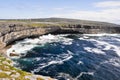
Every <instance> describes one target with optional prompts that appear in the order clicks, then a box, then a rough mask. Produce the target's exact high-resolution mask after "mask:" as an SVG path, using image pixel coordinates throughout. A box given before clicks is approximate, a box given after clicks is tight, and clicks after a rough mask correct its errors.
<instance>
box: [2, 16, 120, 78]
mask: <svg viewBox="0 0 120 80" xmlns="http://www.w3.org/2000/svg"><path fill="white" fill-rule="evenodd" d="M119 33H120V25H117V24H112V23H107V22H97V21H87V20H74V19H64V18H46V19H40V20H37V19H31V20H30V21H29V20H27V19H26V20H16V21H14V20H5V21H3V22H2V21H1V22H0V52H1V53H0V54H1V55H3V56H4V57H6V58H10V59H11V60H12V61H13V62H15V64H14V67H16V68H19V69H21V70H23V71H26V72H29V73H32V74H36V75H43V76H50V77H52V78H55V79H58V80H88V79H89V80H93V79H95V80H101V79H102V78H103V77H104V79H106V78H105V76H104V73H106V74H107V73H108V72H109V74H108V75H107V78H108V80H113V79H119V78H120V77H119V76H120V74H119V72H120V71H119V70H120V67H119V65H120V62H119V58H120V54H119V50H120V44H119V41H120V40H119V39H120V35H119ZM116 42H117V43H116ZM31 65H32V66H31ZM112 67H114V69H115V70H116V72H114V69H112ZM108 69H110V70H112V71H113V72H111V71H109V70H108ZM102 72H103V73H102ZM115 74H116V75H115ZM109 76H112V77H109ZM46 78H48V80H52V79H51V78H49V77H46ZM104 79H102V80H104ZM43 80H44V79H43Z"/></svg>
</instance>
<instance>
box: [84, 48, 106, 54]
mask: <svg viewBox="0 0 120 80" xmlns="http://www.w3.org/2000/svg"><path fill="white" fill-rule="evenodd" d="M84 50H86V51H88V52H91V53H96V54H104V55H105V52H103V51H102V50H100V49H98V48H91V47H84Z"/></svg>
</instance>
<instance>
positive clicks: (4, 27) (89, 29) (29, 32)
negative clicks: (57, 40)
mask: <svg viewBox="0 0 120 80" xmlns="http://www.w3.org/2000/svg"><path fill="white" fill-rule="evenodd" d="M49 33H54V34H61V33H64V34H66V33H82V34H84V33H85V34H97V33H120V27H119V26H118V25H117V26H110V25H96V24H95V25H89V24H67V25H61V26H60V25H59V26H55V25H54V26H44V27H40V26H37V27H35V26H29V25H24V24H21V23H19V24H18V23H17V24H15V23H9V24H7V23H4V24H0V49H2V48H4V47H5V46H7V45H9V44H11V43H12V42H14V41H16V40H20V39H24V38H28V37H37V36H40V35H43V34H49Z"/></svg>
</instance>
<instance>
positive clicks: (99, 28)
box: [0, 22, 120, 80]
mask: <svg viewBox="0 0 120 80" xmlns="http://www.w3.org/2000/svg"><path fill="white" fill-rule="evenodd" d="M67 33H72V34H73V33H79V34H98V33H110V34H114V33H120V26H119V25H114V26H113V25H111V26H110V25H102V24H91V25H90V24H70V23H69V24H65V25H44V26H42V27H41V26H40V25H38V26H37V27H36V25H26V23H25V24H24V23H11V22H9V23H6V22H5V23H0V54H1V55H3V56H5V57H7V56H6V50H7V49H8V48H10V47H11V45H12V44H13V43H14V42H15V41H17V40H21V39H25V38H29V37H38V36H40V35H44V34H67ZM12 55H14V54H12ZM1 64H2V63H0V65H1ZM11 66H13V65H11ZM0 71H1V69H0ZM27 74H30V73H27ZM36 76H37V77H39V76H38V75H32V76H31V77H32V78H33V77H34V78H36V79H35V80H53V79H51V78H48V77H43V78H41V79H37V77H36ZM40 77H41V76H40ZM44 78H46V79H44ZM29 80H33V79H29Z"/></svg>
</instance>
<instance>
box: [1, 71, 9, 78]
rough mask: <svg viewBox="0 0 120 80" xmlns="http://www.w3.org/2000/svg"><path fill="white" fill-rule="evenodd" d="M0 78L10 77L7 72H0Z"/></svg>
mask: <svg viewBox="0 0 120 80" xmlns="http://www.w3.org/2000/svg"><path fill="white" fill-rule="evenodd" d="M0 78H10V77H9V75H8V74H6V73H4V72H0Z"/></svg>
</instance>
